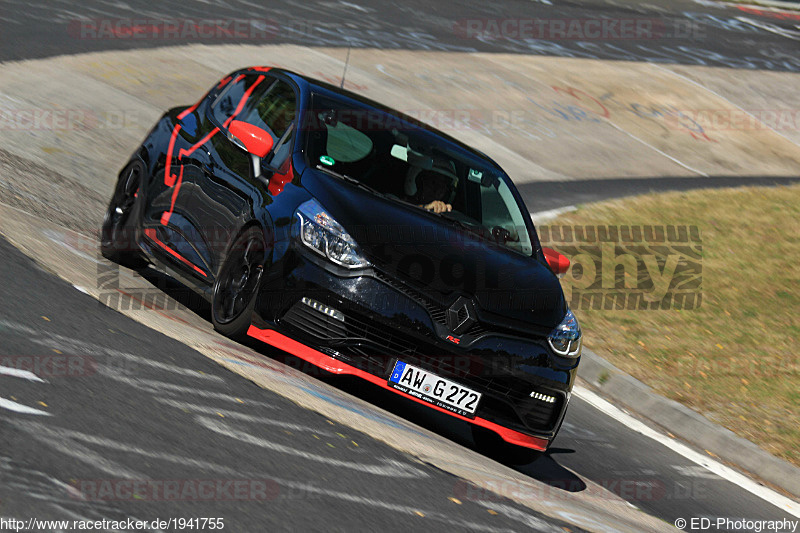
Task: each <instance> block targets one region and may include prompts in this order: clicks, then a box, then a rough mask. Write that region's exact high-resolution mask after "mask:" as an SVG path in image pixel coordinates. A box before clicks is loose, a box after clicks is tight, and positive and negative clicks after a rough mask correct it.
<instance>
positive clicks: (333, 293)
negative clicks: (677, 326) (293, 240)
mask: <svg viewBox="0 0 800 533" xmlns="http://www.w3.org/2000/svg"><path fill="white" fill-rule="evenodd" d="M333 270H334V269H332V268H331V267H330V265H328V264H327V263H324V262H323V260H321V259H317V258H316V257H309V256H306V255H305V254H302V253H291V252H290V253H289V254H288V255H287V256H285V258H284V260H283V261H282V264H281V265H280V266H279V267H278V268H274V269H273V270H272V272H271V273H272V276H268V277H267V278H265V280H264V282H263V283H262V287H261V291H260V294H259V298H258V301H257V304H256V318H255V320H254V324H255V325H256V326H261V327H269V328H271V329H275V330H277V331H278V332H281V333H283V334H284V335H286V336H288V337H291V338H293V339H295V340H297V341H299V342H301V343H303V344H305V345H307V346H309V347H312V348H314V349H316V350H319V351H320V352H322V353H324V354H326V355H328V356H331V357H333V358H335V359H338V360H341V361H343V362H345V363H347V364H348V365H351V366H353V367H356V368H358V369H360V370H363V371H364V372H367V373H369V374H371V375H373V376H377V377H379V378H381V379H388V377H389V374H390V372H391V369H392V368H393V366H394V363H395V361H397V360H398V359H400V360H402V361H404V362H406V363H410V364H412V365H415V366H419V367H421V368H424V369H426V370H428V371H430V372H433V373H434V374H437V375H440V376H443V377H446V378H450V379H453V380H456V381H458V382H460V383H462V384H464V385H465V386H468V387H470V388H473V389H475V390H477V391H479V392H481V393H482V394H483V397H482V399H481V402H480V404H479V406H478V410H477V412H476V416H477V417H480V418H482V419H486V420H489V421H491V422H493V423H496V424H498V425H501V426H503V427H506V428H509V429H512V430H514V431H518V432H521V433H525V434H528V435H533V436H536V437H540V438H543V439H547V440H552V439H553V437H555V434H556V432H557V431H558V428H559V427H560V425H561V421H562V419H563V416H564V413H565V412H566V408H567V405H568V403H569V395H570V391H571V389H572V384H573V382H574V379H575V376H576V373H577V366H578V360H564V359H562V358H558V357H556V356H554V355H552V354H551V353H550V351H549V349H548V347H547V342H546V339H545V338H544V337H537V336H535V335H532V334H529V333H528V334H527V335H526V332H518V331H511V330H509V329H508V328H498V327H497V326H496V325H491V324H489V323H487V322H484V321H481V320H480V319H479V321H478V322H477V323H476V324H474V325H473V326H472V327H470V328H469V330H468V331H466V332H465V333H464V334H462V335H460V336H458V338H457V339H458V342H459V343H458V344H455V343H454V342H453V341H452V340H447V338H448V336H449V330H448V328H447V326H446V323H445V322H446V320H445V312H446V309H447V308H446V302H445V303H440V302H436V301H434V300H432V299H431V298H429V297H427V296H425V295H423V294H421V293H420V292H419V291H416V290H415V289H413V288H411V287H410V286H409V285H407V284H404V283H402V282H400V281H398V280H396V279H394V278H392V277H390V276H388V275H387V274H385V273H382V272H380V271H378V270H373V269H370V270H368V271H363V272H359V274H360V275H352V274H351V273H348V272H344V271H342V272H334V271H333ZM304 298H305V299H306V303H304V302H303V299H304ZM452 298H453V300H455V299H456V298H457V296H456V295H454V296H453V297H452ZM309 302H318V303H320V304H322V305H324V306H328V307H329V308H330V309H335V310H336V317H333V316H330V315H329V314H326V313H325V312H323V311H320V310H319V309H315V308H314V307H312V305H309ZM329 312H331V313H332V311H329ZM479 318H480V312H479ZM452 338H453V337H452V336H451V339H452ZM535 393H538V394H535Z"/></svg>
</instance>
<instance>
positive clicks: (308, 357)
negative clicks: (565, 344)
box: [247, 326, 548, 451]
mask: <svg viewBox="0 0 800 533" xmlns="http://www.w3.org/2000/svg"><path fill="white" fill-rule="evenodd" d="M247 334H248V335H249V336H251V337H253V338H255V339H258V340H260V341H262V342H265V343H267V344H269V345H271V346H274V347H276V348H279V349H281V350H283V351H285V352H289V353H290V354H292V355H295V356H297V357H299V358H300V359H303V360H304V361H308V362H309V363H311V364H313V365H315V366H318V367H320V368H322V369H324V370H327V371H328V372H333V373H334V374H348V375H353V376H357V377H359V378H362V379H365V380H367V381H369V382H370V383H372V384H374V385H377V386H379V387H381V388H383V389H386V390H389V391H392V392H394V393H395V394H399V395H400V396H403V397H404V398H408V399H409V400H413V401H415V402H417V403H421V404H422V405H425V406H426V407H430V408H431V409H435V410H437V411H439V412H442V413H445V414H448V415H450V416H453V417H455V418H458V419H459V420H463V421H465V422H469V423H470V424H475V425H476V426H481V427H484V428H486V429H490V430H492V431H494V432H495V433H497V434H498V435H500V437H502V439H503V440H504V441H506V442H508V443H510V444H516V445H517V446H524V447H525V448H533V449H535V450H540V451H544V450H546V449H547V443H548V440H547V439H542V438H539V437H532V436H530V435H526V434H525V433H520V432H519V431H514V430H512V429H508V428H506V427H503V426H501V425H498V424H495V423H494V422H490V421H488V420H486V419H485V418H480V417H477V416H476V417H475V418H474V419H469V418H467V417H465V416H461V415H459V414H456V413H453V412H451V411H448V410H447V409H442V408H441V407H438V406H436V405H433V404H430V403H428V402H425V401H423V400H420V399H419V398H415V397H413V396H411V395H408V394H406V393H404V392H402V391H399V390H397V389H395V388H393V387H390V386H389V385H388V384H387V383H386V380H385V379H382V378H379V377H378V376H374V375H372V374H370V373H368V372H365V371H363V370H361V369H359V368H356V367H354V366H352V365H348V364H347V363H344V362H342V361H339V360H337V359H334V358H333V357H330V356H328V355H325V354H324V353H322V352H320V351H319V350H315V349H314V348H311V347H309V346H306V345H305V344H302V343H300V342H297V341H296V340H294V339H290V338H289V337H287V336H286V335H282V334H280V333H278V332H277V331H275V330H271V329H259V328H257V327H255V326H250V329H248V330H247Z"/></svg>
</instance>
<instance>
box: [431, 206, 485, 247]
mask: <svg viewBox="0 0 800 533" xmlns="http://www.w3.org/2000/svg"><path fill="white" fill-rule="evenodd" d="M434 214H438V215H439V216H440V217H442V218H444V219H446V220H447V221H448V222H452V223H454V224H455V225H457V226H458V227H460V228H462V229H465V230H467V231H468V232H470V233H471V234H473V235H477V236H478V237H481V238H482V239H484V240H487V241H491V240H492V239H491V238H490V237H489V235H487V234H486V232H485V231H482V229H484V228H483V226H482V225H480V224H470V223H468V222H464V221H463V220H461V219H460V218H456V217H455V216H453V215H452V214H450V212H449V211H443V212H441V213H434Z"/></svg>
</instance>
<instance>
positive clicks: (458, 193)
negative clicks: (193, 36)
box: [101, 67, 581, 455]
mask: <svg viewBox="0 0 800 533" xmlns="http://www.w3.org/2000/svg"><path fill="white" fill-rule="evenodd" d="M101 240H102V242H101V249H102V251H103V254H104V255H105V256H106V257H107V258H109V259H111V260H114V261H117V262H119V263H121V264H124V265H126V266H130V267H132V268H141V267H143V266H145V265H147V264H148V263H153V264H155V265H158V266H160V267H161V268H165V269H168V270H169V272H170V273H171V274H172V275H174V276H176V277H177V278H178V279H180V280H181V281H182V282H183V283H185V284H187V285H188V286H189V287H191V288H192V289H194V290H196V291H198V292H199V293H200V294H202V295H203V296H204V297H205V298H206V299H207V300H208V301H209V302H210V304H211V315H212V321H213V324H214V327H215V328H216V329H217V330H218V331H220V332H221V333H223V334H225V335H228V336H230V337H234V338H242V337H244V336H246V335H249V336H251V337H254V338H256V339H259V340H261V341H263V342H266V343H268V344H270V345H273V346H276V347H278V348H281V349H283V350H285V351H287V352H290V353H292V354H294V355H295V356H297V357H299V358H302V359H304V360H306V361H309V362H311V363H313V364H315V365H317V366H319V367H321V368H323V369H326V370H328V371H331V372H335V373H341V374H351V375H355V376H358V377H361V378H363V379H365V380H367V381H369V382H371V383H374V384H376V385H378V386H380V387H383V388H385V389H389V390H391V391H394V392H396V393H397V394H400V395H402V396H404V397H406V398H408V399H411V400H413V401H416V402H421V403H424V404H426V405H428V406H430V407H431V408H433V409H437V410H439V411H442V412H445V413H447V414H449V415H452V416H454V417H456V418H459V419H461V420H464V421H467V422H469V423H470V424H471V425H472V428H473V430H474V431H473V434H474V435H475V437H476V441H478V442H479V443H480V444H483V445H487V446H494V447H495V448H496V449H497V448H503V449H504V450H505V451H504V452H503V453H508V454H510V455H513V454H514V453H515V452H517V451H522V450H526V451H529V452H530V451H534V452H535V451H538V452H541V451H544V450H545V449H546V448H547V446H548V445H549V443H550V442H551V441H552V440H553V438H554V437H555V435H556V433H557V431H558V429H559V427H560V425H561V422H562V420H563V418H564V413H565V412H566V409H567V405H568V404H569V400H570V391H571V389H572V386H573V382H574V380H575V376H576V372H577V366H578V362H579V360H580V353H581V331H580V327H579V326H578V323H577V320H576V319H575V316H574V315H573V314H572V312H571V311H570V310H569V309H568V307H567V304H566V302H565V299H564V295H563V293H562V290H561V286H560V284H559V280H558V277H557V274H560V273H563V272H564V270H565V269H566V267H567V266H568V265H569V262H568V261H567V260H566V258H564V257H563V256H559V255H558V254H556V253H555V252H552V251H551V250H547V249H542V247H541V245H540V243H539V240H538V238H537V235H536V231H535V229H534V227H533V224H532V221H531V219H530V216H529V215H528V211H527V209H526V208H525V206H524V204H523V202H522V199H521V198H520V195H519V193H518V192H517V190H516V189H515V187H514V185H513V184H512V182H511V180H510V179H509V177H508V176H507V175H506V174H505V172H504V171H503V170H502V169H501V168H500V167H499V166H498V165H497V164H496V163H495V162H494V161H492V160H491V159H490V158H488V157H487V156H485V155H484V154H482V153H480V152H478V151H476V150H474V149H472V148H470V147H468V146H466V145H464V144H462V143H461V142H459V141H457V140H455V139H453V138H451V137H449V136H448V135H446V134H444V133H441V132H438V131H436V130H434V129H433V128H431V127H428V126H426V125H424V124H421V123H419V122H418V121H416V120H414V119H413V118H411V117H409V116H406V115H404V114H402V113H399V112H397V111H394V110H392V109H389V108H387V107H385V106H382V105H381V104H378V103H376V102H373V101H371V100H368V99H365V98H363V97H361V96H358V95H356V94H353V93H351V92H348V91H345V90H342V89H339V88H336V87H334V86H331V85H328V84H326V83H323V82H320V81H317V80H314V79H310V78H307V77H305V76H300V75H298V74H295V73H292V72H288V71H285V70H281V69H275V68H272V69H270V68H268V67H251V68H246V69H243V70H239V71H237V72H234V73H232V74H231V75H229V76H227V77H225V78H224V79H222V80H221V81H220V82H219V83H218V84H217V85H216V86H215V87H213V88H212V89H211V90H210V91H209V92H208V93H207V94H206V95H205V96H204V97H203V98H202V99H201V100H200V101H199V102H198V103H196V104H195V105H193V106H191V107H188V108H183V107H181V108H175V109H172V110H170V111H168V112H167V113H166V114H165V115H164V116H163V117H162V118H161V119H160V120H159V121H158V123H157V124H156V125H155V126H154V127H153V129H152V130H151V131H150V133H149V134H148V135H147V138H146V139H145V141H144V142H143V143H142V145H141V147H140V148H139V149H138V150H137V151H136V152H135V153H134V155H133V157H132V158H131V160H130V162H129V163H128V164H127V165H126V166H125V168H124V169H123V171H122V172H121V173H120V175H119V180H118V182H117V186H116V188H115V192H114V194H113V197H112V200H111V203H110V206H109V208H108V212H107V213H106V217H105V220H104V223H103V230H102V239H101ZM509 445H513V446H509ZM525 455H529V454H525Z"/></svg>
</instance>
